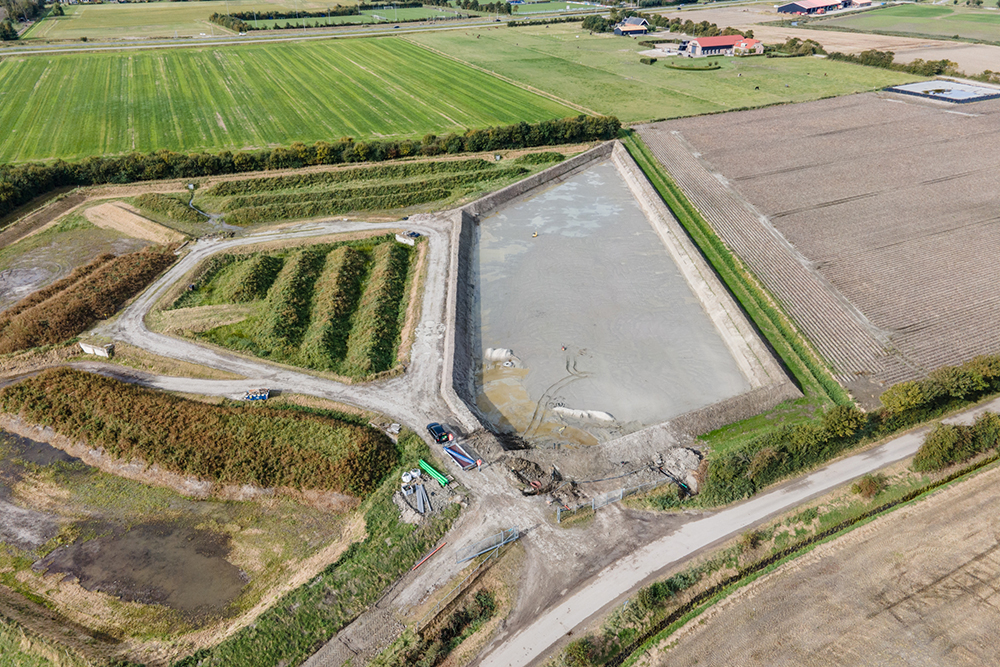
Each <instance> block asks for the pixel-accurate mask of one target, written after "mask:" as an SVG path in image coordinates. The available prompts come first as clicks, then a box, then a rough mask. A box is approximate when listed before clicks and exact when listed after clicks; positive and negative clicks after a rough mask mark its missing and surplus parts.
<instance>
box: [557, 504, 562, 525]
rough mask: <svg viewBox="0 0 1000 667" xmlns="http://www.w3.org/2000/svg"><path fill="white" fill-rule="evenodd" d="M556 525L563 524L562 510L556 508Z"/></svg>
mask: <svg viewBox="0 0 1000 667" xmlns="http://www.w3.org/2000/svg"><path fill="white" fill-rule="evenodd" d="M556 523H562V508H561V507H557V508H556Z"/></svg>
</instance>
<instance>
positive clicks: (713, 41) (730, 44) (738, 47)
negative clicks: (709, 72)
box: [680, 35, 764, 58]
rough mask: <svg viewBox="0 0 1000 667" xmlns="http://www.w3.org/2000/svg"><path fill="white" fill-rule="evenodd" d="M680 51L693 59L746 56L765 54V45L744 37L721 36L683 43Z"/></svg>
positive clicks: (699, 38) (697, 38)
mask: <svg viewBox="0 0 1000 667" xmlns="http://www.w3.org/2000/svg"><path fill="white" fill-rule="evenodd" d="M680 51H681V53H685V54H687V55H688V56H690V57H692V58H702V57H704V56H746V55H753V54H760V53H764V44H763V43H761V41H760V40H758V39H750V38H748V37H744V36H743V35H719V36H718V37H695V38H694V39H689V40H687V41H684V42H681V47H680Z"/></svg>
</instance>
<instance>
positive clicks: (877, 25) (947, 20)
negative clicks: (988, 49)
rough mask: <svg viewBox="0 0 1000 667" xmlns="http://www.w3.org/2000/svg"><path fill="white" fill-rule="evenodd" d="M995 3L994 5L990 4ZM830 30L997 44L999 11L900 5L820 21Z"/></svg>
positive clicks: (999, 26) (999, 21)
mask: <svg viewBox="0 0 1000 667" xmlns="http://www.w3.org/2000/svg"><path fill="white" fill-rule="evenodd" d="M989 4H994V3H989ZM816 25H821V26H829V27H830V28H851V29H853V30H862V31H875V32H892V33H906V34H914V35H937V36H941V37H955V36H958V37H961V38H963V39H976V40H982V41H986V42H1000V11H995V10H993V11H991V10H988V9H970V8H966V7H949V6H942V5H899V6H895V7H886V8H885V9H879V10H876V11H871V12H863V13H861V14H853V15H850V16H844V17H841V18H832V19H829V20H825V21H819V22H817V23H816Z"/></svg>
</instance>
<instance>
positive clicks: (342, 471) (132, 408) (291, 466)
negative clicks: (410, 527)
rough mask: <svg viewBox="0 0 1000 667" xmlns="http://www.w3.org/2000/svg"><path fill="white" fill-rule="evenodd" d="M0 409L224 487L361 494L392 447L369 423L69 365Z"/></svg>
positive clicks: (391, 457)
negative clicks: (235, 402) (214, 397)
mask: <svg viewBox="0 0 1000 667" xmlns="http://www.w3.org/2000/svg"><path fill="white" fill-rule="evenodd" d="M0 408H2V409H3V411H5V412H8V413H13V414H18V415H20V416H21V418H22V419H24V420H25V421H28V422H30V423H35V424H41V425H44V426H50V427H52V428H53V429H54V430H55V431H56V432H57V433H59V434H60V435H64V436H66V437H69V438H74V439H81V440H84V441H85V442H87V443H88V444H89V445H90V446H92V447H103V448H104V449H105V450H107V452H108V453H109V454H110V455H111V456H114V457H117V458H120V459H125V460H132V459H140V460H142V461H144V462H146V463H147V464H151V465H152V464H156V465H159V466H162V467H163V468H164V469H166V470H169V471H171V472H176V473H180V474H184V475H195V476H197V477H199V478H202V479H209V480H213V481H217V482H221V483H225V484H254V485H256V486H261V487H266V488H271V487H277V486H285V487H292V488H296V489H322V490H330V491H336V492H340V493H348V494H351V495H354V496H359V497H360V496H364V495H366V494H368V493H369V492H370V491H371V490H372V489H374V488H375V486H376V485H377V484H378V482H379V480H381V479H382V477H383V476H384V475H385V474H386V473H387V472H388V471H389V470H391V469H392V467H393V466H394V465H395V462H396V460H397V458H398V454H397V452H396V450H395V448H394V447H393V444H392V442H391V441H390V440H389V439H388V438H387V437H386V436H385V435H383V434H382V433H379V432H378V431H375V430H374V429H372V428H369V427H366V426H361V425H357V424H351V423H349V422H346V421H343V420H339V419H334V418H332V417H323V416H318V415H313V414H306V413H302V412H293V411H282V410H271V409H267V408H263V407H262V406H240V407H223V406H217V405H209V404H207V403H202V402H199V401H191V400H187V399H182V398H177V397H175V396H170V395H168V394H163V393H159V392H155V391H152V390H149V389H143V388H141V387H137V386H135V385H131V384H127V383H124V382H119V381H117V380H112V379H110V378H106V377H102V376H99V375H94V374H91V373H85V372H83V371H78V370H75V369H70V368H60V369H54V370H49V371H44V372H43V373H41V374H40V375H37V376H35V377H32V378H29V379H26V380H23V381H21V382H19V383H17V384H15V385H12V386H10V387H7V388H5V389H3V390H2V391H0Z"/></svg>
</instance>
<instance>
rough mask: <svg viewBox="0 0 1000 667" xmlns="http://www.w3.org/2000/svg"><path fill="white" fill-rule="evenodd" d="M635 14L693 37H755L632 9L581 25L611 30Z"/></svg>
mask: <svg viewBox="0 0 1000 667" xmlns="http://www.w3.org/2000/svg"><path fill="white" fill-rule="evenodd" d="M633 16H634V17H638V18H643V19H646V20H647V21H649V25H650V26H652V27H654V28H658V29H661V30H669V31H670V32H681V33H684V34H685V35H690V36H691V37H716V36H718V35H742V36H743V37H753V31H752V30H747V31H746V32H742V31H740V30H737V29H736V28H723V29H720V28H719V26H717V25H716V24H714V23H709V22H708V21H702V22H701V23H695V22H694V21H692V20H690V19H688V20H687V21H682V20H681V19H679V18H677V17H676V16H675V17H674V18H668V17H666V16H663V15H661V14H646V13H643V12H637V11H633V10H630V9H612V10H611V13H610V14H609V15H608V18H604V17H602V16H588V17H587V18H585V19H584V20H583V24H582V26H581V27H582V28H583V29H584V30H589V31H591V32H611V31H612V30H614V29H615V26H616V25H617V24H619V23H621V22H622V21H624V20H625V19H627V18H630V17H633Z"/></svg>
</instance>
